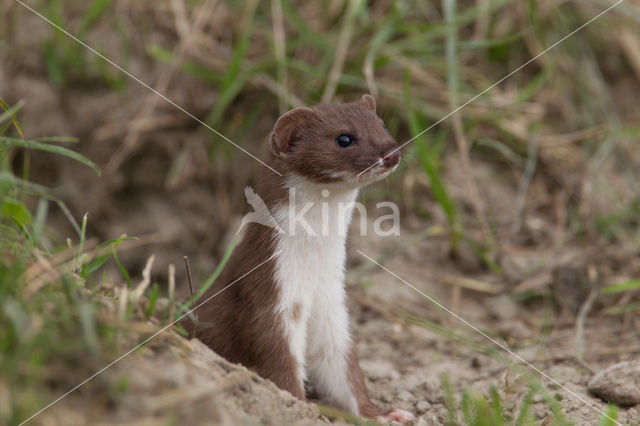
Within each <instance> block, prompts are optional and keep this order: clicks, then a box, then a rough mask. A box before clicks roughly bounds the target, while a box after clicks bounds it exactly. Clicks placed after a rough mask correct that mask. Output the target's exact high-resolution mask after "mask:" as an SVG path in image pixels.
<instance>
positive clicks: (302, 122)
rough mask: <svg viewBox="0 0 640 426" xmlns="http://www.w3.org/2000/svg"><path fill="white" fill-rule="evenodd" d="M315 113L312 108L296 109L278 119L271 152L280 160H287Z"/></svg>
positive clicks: (271, 143)
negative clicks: (288, 154) (294, 144)
mask: <svg viewBox="0 0 640 426" xmlns="http://www.w3.org/2000/svg"><path fill="white" fill-rule="evenodd" d="M314 116H315V112H313V110H312V109H311V108H304V107H301V108H295V109H292V110H291V111H288V112H285V113H284V114H282V115H281V116H280V118H278V121H276V125H275V126H274V127H273V132H272V133H271V140H270V141H269V148H270V149H271V152H272V153H273V154H274V155H276V156H277V157H280V158H283V159H284V158H286V156H287V153H288V152H289V150H290V149H291V147H292V146H293V143H294V142H295V141H296V139H297V138H298V137H299V135H300V132H301V131H302V129H304V128H305V127H307V126H308V125H309V121H311V120H312V119H313V117H314Z"/></svg>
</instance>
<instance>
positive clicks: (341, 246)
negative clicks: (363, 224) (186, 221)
mask: <svg viewBox="0 0 640 426" xmlns="http://www.w3.org/2000/svg"><path fill="white" fill-rule="evenodd" d="M266 161H267V164H268V165H269V166H270V167H272V168H273V169H275V170H277V171H279V172H280V173H281V174H282V176H279V175H277V174H276V173H274V172H273V171H272V170H268V169H266V168H265V170H264V172H263V174H262V176H261V180H260V182H259V185H258V187H257V191H256V192H257V194H258V195H259V196H260V198H261V199H262V200H263V201H264V205H266V207H267V208H268V210H269V213H270V215H271V218H270V220H271V221H272V222H275V223H273V224H272V226H269V222H268V221H265V220H253V221H251V223H249V224H248V225H247V228H246V230H245V234H244V236H243V238H242V241H241V242H240V243H239V244H238V246H237V247H236V248H235V250H234V252H233V254H232V255H231V257H230V259H229V261H228V263H227V264H226V265H225V268H224V270H223V272H222V274H221V275H220V277H219V278H218V279H217V280H216V282H215V283H214V285H212V286H211V288H209V289H208V291H207V292H206V293H205V294H204V295H203V296H202V298H201V299H200V300H198V302H197V305H196V306H198V305H199V304H200V303H203V302H204V301H205V300H206V299H208V298H209V297H211V296H212V295H213V294H215V293H218V292H220V290H222V289H223V288H224V287H225V286H227V285H229V283H232V282H234V281H235V280H238V281H237V282H235V283H234V284H233V285H231V286H229V287H228V288H227V289H226V290H224V291H222V292H221V293H219V294H218V295H217V296H216V297H214V298H212V299H211V300H210V301H208V302H206V303H204V304H203V305H202V306H199V307H198V308H197V317H198V321H197V324H196V325H195V326H194V325H193V324H186V328H187V330H190V331H191V332H192V334H193V335H195V337H197V338H198V339H200V340H201V341H202V342H204V343H205V344H206V345H208V346H209V347H210V348H211V349H213V350H214V351H215V352H217V353H218V354H220V355H221V356H223V357H225V358H226V359H228V360H229V361H231V362H236V363H240V364H242V365H244V366H245V367H247V368H250V369H252V370H254V371H256V372H257V373H258V374H259V375H261V376H262V377H265V378H267V379H270V380H271V381H273V382H274V383H275V384H276V385H277V386H278V387H280V388H281V389H284V390H287V391H289V392H290V393H292V394H293V395H294V396H296V397H298V398H299V399H301V400H305V386H306V387H307V390H309V389H313V390H315V393H316V394H317V395H318V396H319V397H320V398H321V399H322V400H324V401H326V402H327V403H329V404H331V405H334V406H336V407H339V408H341V409H343V410H346V411H348V412H351V413H353V414H355V415H359V416H364V417H369V418H377V419H378V420H382V421H391V420H395V421H401V422H407V421H409V420H412V419H413V416H412V415H411V414H410V413H408V412H406V411H403V410H398V409H395V410H391V411H389V412H387V413H386V414H384V411H383V410H381V409H380V408H378V407H376V406H375V405H374V404H373V403H372V402H371V400H370V399H369V395H368V393H367V389H366V387H365V382H364V377H363V375H362V372H361V370H360V367H359V365H358V359H357V356H356V352H355V349H354V342H353V340H352V337H351V333H350V329H349V318H348V312H347V307H346V303H345V285H344V267H345V259H346V247H345V243H346V229H345V228H346V227H348V223H349V221H350V219H351V215H352V210H353V202H354V201H355V199H356V195H357V193H358V189H359V188H360V187H362V186H364V185H366V184H369V183H371V182H375V181H377V180H379V179H382V178H384V177H386V176H387V175H389V174H390V173H391V172H392V171H393V170H395V168H396V167H397V165H398V163H399V161H400V152H399V150H397V143H396V141H395V140H394V139H393V138H392V137H391V135H390V134H389V132H388V130H387V129H386V128H385V126H384V123H383V122H382V120H381V119H380V118H379V117H378V116H377V115H376V102H375V99H374V98H373V97H371V96H369V95H364V96H363V97H362V99H361V100H359V101H356V102H351V103H344V104H330V105H318V106H315V107H311V108H295V109H293V110H291V111H289V112H287V113H285V114H283V115H282V116H281V117H280V118H279V119H278V120H277V122H276V124H275V126H274V129H273V132H272V133H271V135H270V138H269V149H268V154H267V160H266ZM373 164H375V166H373V167H370V166H372V165H373ZM362 172H364V173H362ZM361 173H362V174H361ZM250 195H251V196H254V197H255V194H254V193H253V192H250V191H248V192H247V197H248V198H249V196H250ZM250 202H251V200H250ZM252 204H253V203H252ZM254 205H255V204H254ZM252 214H253V213H252ZM243 222H244V221H243ZM274 255H275V256H274ZM270 258H272V259H271V260H269V259H270ZM259 265H260V266H259ZM258 266H259V267H258ZM254 268H255V270H253V269H254ZM252 270H253V271H252ZM249 271H251V273H248V272H249ZM245 274H246V276H245Z"/></svg>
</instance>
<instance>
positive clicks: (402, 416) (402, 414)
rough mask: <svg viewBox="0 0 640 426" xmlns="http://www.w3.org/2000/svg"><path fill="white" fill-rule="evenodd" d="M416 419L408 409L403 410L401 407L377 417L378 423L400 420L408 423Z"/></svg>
mask: <svg viewBox="0 0 640 426" xmlns="http://www.w3.org/2000/svg"><path fill="white" fill-rule="evenodd" d="M413 420H415V416H414V415H413V414H411V413H410V412H408V411H404V410H401V409H399V408H394V409H393V410H391V411H389V412H388V413H387V414H383V415H382V416H378V417H376V421H377V422H378V423H387V424H389V423H391V422H399V423H402V424H407V423H409V422H410V421H413Z"/></svg>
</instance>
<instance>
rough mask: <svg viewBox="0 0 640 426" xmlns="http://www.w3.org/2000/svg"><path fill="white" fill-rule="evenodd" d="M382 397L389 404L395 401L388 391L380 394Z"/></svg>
mask: <svg viewBox="0 0 640 426" xmlns="http://www.w3.org/2000/svg"><path fill="white" fill-rule="evenodd" d="M380 399H381V400H382V402H385V403H387V404H389V403H391V402H392V401H393V398H392V397H391V395H389V394H388V393H384V394H382V395H381V396H380Z"/></svg>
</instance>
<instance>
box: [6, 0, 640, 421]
mask: <svg viewBox="0 0 640 426" xmlns="http://www.w3.org/2000/svg"><path fill="white" fill-rule="evenodd" d="M25 4H26V5H28V7H31V8H33V9H34V10H35V11H37V12H38V13H41V14H42V15H43V16H44V17H46V18H47V19H49V20H50V21H51V22H52V23H54V24H55V25H59V26H60V27H61V28H63V29H64V30H65V31H67V32H68V33H70V34H71V35H73V36H74V37H77V38H78V39H80V40H82V41H83V42H85V43H86V44H87V45H89V46H91V47H92V48H93V49H95V51H97V52H99V53H100V54H102V55H104V56H105V57H106V58H108V59H109V60H110V61H113V62H114V63H115V64H118V65H119V66H120V67H122V68H123V69H125V70H127V71H128V72H130V73H131V74H132V75H133V76H135V77H136V79H139V80H140V81H141V82H144V84H146V85H148V86H149V87H151V88H153V90H156V91H157V92H159V93H161V94H162V95H164V96H166V97H167V98H168V99H170V100H171V101H173V102H175V104H177V105H179V106H180V107H182V108H184V110H186V111H188V112H189V113H190V114H192V115H193V116H195V117H197V118H198V119H199V120H202V121H203V122H204V123H206V124H207V125H208V126H210V127H212V128H214V129H216V130H217V131H219V132H220V133H221V134H223V135H224V136H226V137H227V138H229V139H231V140H232V141H234V142H236V143H237V144H238V145H240V146H242V147H243V148H245V149H246V150H247V151H249V152H250V153H252V154H254V155H256V156H258V157H260V156H261V155H262V150H263V147H264V141H265V138H266V137H267V135H268V134H269V132H270V130H271V128H272V126H273V124H274V123H275V120H276V119H277V117H278V116H279V114H281V113H282V112H284V111H287V110H288V109H291V108H293V107H297V106H302V105H314V104H317V103H320V102H342V101H352V100H356V99H359V98H360V97H361V96H362V94H364V93H371V94H372V95H373V96H374V97H375V98H376V99H377V103H378V113H379V115H380V116H381V117H382V118H383V119H384V121H385V123H386V124H387V127H388V128H389V129H390V131H391V133H392V134H393V135H394V136H395V138H396V139H397V140H398V141H399V142H404V141H407V140H409V139H411V138H413V137H415V136H418V135H419V136H418V137H417V138H416V139H415V140H414V141H413V142H412V143H410V144H409V145H408V146H407V147H406V148H405V149H404V152H403V161H402V163H401V167H400V168H399V170H398V171H397V172H395V173H394V174H393V175H392V176H390V177H389V178H388V179H387V180H385V181H383V182H379V183H376V184H374V185H371V186H370V187H367V188H366V189H365V190H363V191H362V193H361V194H360V197H361V201H363V202H365V203H366V204H367V205H369V206H375V203H376V202H379V201H386V200H389V201H395V202H396V203H397V204H398V205H399V206H400V208H401V235H400V236H399V237H397V238H395V237H394V238H392V239H384V238H380V237H375V236H374V237H366V238H361V237H353V238H352V240H351V241H350V247H351V248H353V250H350V251H351V252H352V254H350V257H349V271H350V273H349V283H350V286H351V288H352V289H353V291H354V292H356V293H357V295H358V296H357V299H358V300H359V301H360V302H359V303H358V305H357V306H355V307H354V308H353V310H354V312H355V316H356V318H357V320H356V322H357V323H358V324H362V323H363V322H364V319H368V318H369V317H370V316H371V315H372V312H377V313H378V314H380V313H382V315H383V316H385V315H392V314H391V312H392V311H393V309H392V308H391V307H390V306H386V305H385V304H381V303H380V301H381V300H395V301H398V303H400V302H401V301H404V302H403V303H404V305H402V306H404V308H406V309H407V311H406V312H405V311H403V312H404V313H402V312H401V313H398V311H393V312H394V313H393V315H394V318H399V317H402V321H405V322H409V323H412V322H413V323H416V322H419V321H420V320H419V319H418V317H416V315H417V316H419V317H420V318H429V320H430V321H433V322H434V323H437V324H445V325H447V326H451V327H452V329H455V328H457V327H458V324H455V325H451V322H450V321H451V320H450V319H447V318H446V315H444V314H442V313H441V312H439V311H435V312H434V311H433V309H432V308H430V307H429V306H425V305H427V301H425V300H422V301H415V300H414V301H412V302H407V300H408V298H409V296H406V297H405V296H404V295H403V296H398V295H397V294H396V292H397V291H398V290H389V289H388V287H394V288H396V287H398V286H400V285H401V284H398V283H395V284H388V286H385V285H384V283H385V280H386V281H387V282H388V281H389V280H391V278H390V277H389V276H386V277H385V276H384V275H383V274H382V275H381V274H380V272H379V271H378V270H376V269H374V268H375V267H372V265H371V264H370V262H368V261H367V260H366V259H364V258H362V257H360V256H359V255H358V254H357V253H355V249H356V248H359V249H362V250H363V251H365V252H366V253H367V254H369V255H371V256H372V257H376V258H377V259H379V260H380V261H383V262H385V264H386V265H389V268H391V269H392V270H394V271H396V272H397V273H399V274H401V275H402V274H403V273H405V274H406V275H403V277H404V278H406V279H407V280H409V281H411V282H416V280H418V281H419V282H421V281H424V280H426V281H428V282H429V283H430V284H425V285H426V286H428V288H429V289H430V291H433V292H435V294H436V295H438V298H439V300H442V301H443V303H444V304H445V305H446V306H448V307H450V308H451V309H453V310H454V311H456V312H460V313H464V314H465V315H469V316H470V317H471V318H474V319H476V320H478V321H482V319H484V320H486V321H487V322H486V323H485V324H486V325H487V327H489V328H492V329H493V330H495V331H496V333H503V334H501V335H500V337H501V338H503V339H504V340H505V341H507V342H511V341H512V340H510V338H515V337H517V338H518V339H521V338H522V336H523V333H524V335H526V336H529V337H531V336H539V335H540V334H541V333H543V331H544V330H547V329H545V325H544V324H542V323H535V324H533V323H531V322H530V320H529V318H531V317H537V316H538V315H539V316H540V317H541V318H542V317H544V318H549V317H548V316H547V315H551V316H552V317H553V318H555V320H554V321H555V322H554V321H552V322H551V323H552V324H561V325H562V324H564V325H565V326H566V328H567V329H568V332H567V333H569V335H570V336H572V337H571V339H573V336H574V326H575V325H576V324H577V323H580V315H581V312H583V311H585V310H586V312H585V313H584V315H583V317H582V321H584V317H585V316H586V315H587V313H590V315H601V316H603V318H606V320H602V321H600V320H599V322H598V324H605V323H606V324H612V325H611V327H613V328H611V327H609V326H607V327H604V328H603V329H601V330H600V331H597V332H596V331H594V333H596V334H594V335H593V336H594V337H593V342H597V343H593V344H594V345H596V346H597V348H600V349H602V348H603V347H607V346H611V345H614V346H616V347H617V346H619V345H618V344H617V343H615V344H614V343H611V342H610V341H608V340H606V338H605V337H604V336H610V335H611V334H612V333H614V331H612V330H617V331H615V333H623V334H624V333H628V335H627V334H625V336H627V342H629V346H628V349H625V350H620V351H618V352H616V353H615V354H614V355H611V354H608V355H606V356H604V355H602V354H601V353H600V352H597V350H596V352H597V353H598V354H600V355H593V357H594V358H593V359H591V360H590V362H591V363H592V364H596V365H600V364H599V363H602V365H606V364H608V363H610V362H613V361H618V360H621V359H629V358H632V357H633V356H636V357H637V354H638V353H639V352H640V345H639V342H640V338H639V336H638V333H637V330H638V325H639V324H638V318H637V312H638V311H639V310H640V297H639V292H638V288H639V287H640V284H639V283H638V281H635V280H637V279H638V278H639V277H640V260H639V259H638V254H639V249H640V232H639V228H638V221H639V217H640V216H639V215H638V214H639V211H640V179H639V177H640V105H639V95H640V1H637V0H625V1H623V2H621V3H620V4H618V5H617V6H616V7H615V8H613V9H612V10H611V11H609V12H607V13H606V14H604V15H603V16H601V17H600V18H598V19H596V20H595V21H594V22H592V23H590V24H589V25H588V26H586V27H585V28H583V29H581V30H580V31H578V32H577V33H576V34H575V35H572V36H571V37H569V38H567V39H566V40H565V41H563V42H562V43H560V44H558V45H557V46H556V47H554V48H553V49H551V50H550V51H548V52H546V53H544V54H543V52H544V51H545V49H547V48H548V47H549V46H551V45H553V44H554V43H556V42H557V41H559V40H561V39H562V38H563V37H565V36H567V35H569V34H570V33H572V32H573V31H574V30H576V29H578V28H579V27H581V26H582V25H584V24H585V23H587V22H588V21H589V20H591V19H592V18H594V17H596V16H597V15H598V14H600V13H601V12H603V11H604V10H605V9H607V8H608V7H610V6H612V5H613V4H614V2H613V1H604V0H580V1H564V0H537V1H534V0H530V1H526V0H492V1H484V0H476V1H472V0H457V1H456V0H443V1H442V2H422V1H395V2H392V1H377V0H375V1H368V2H365V1H359V0H354V1H344V0H323V1H317V2H305V1H295V0H272V1H269V2H259V1H257V0H249V1H228V0H166V1H152V0H137V1H132V0H92V1H86V2H68V1H62V0H49V1H40V0H30V1H28V2H26V3H25ZM532 58H535V59H533V60H531V59H532ZM530 60H531V62H530V63H529V64H528V65H527V66H526V67H524V68H523V69H521V70H520V71H518V72H517V73H515V74H513V75H512V76H510V77H509V78H507V79H504V80H503V81H500V80H501V79H503V77H505V76H507V75H508V74H509V73H511V72H512V71H514V70H516V69H518V68H519V67H520V66H521V65H523V64H525V63H527V62H528V61H530ZM498 81H500V83H499V84H497V85H496V86H495V87H493V88H491V90H488V91H486V93H484V94H482V95H481V96H479V97H478V98H477V99H474V100H473V102H470V103H469V104H468V105H465V104H466V103H467V102H468V101H470V100H472V99H473V98H474V97H476V95H478V94H479V93H482V92H483V91H485V89H487V88H489V87H490V86H492V85H493V84H494V83H496V82H498ZM0 98H1V99H2V100H4V101H5V102H6V104H8V105H9V106H14V105H17V104H19V103H21V102H22V103H23V106H22V108H21V109H20V111H19V113H18V115H17V117H18V119H19V122H20V125H21V127H22V131H23V133H24V136H25V137H26V138H27V139H29V138H37V137H43V136H71V137H74V138H77V140H78V142H77V143H76V144H71V143H66V142H57V143H56V144H57V145H59V146H65V147H67V148H70V149H73V150H74V151H77V152H79V153H81V154H82V155H84V156H86V157H87V158H89V159H91V160H92V161H94V162H95V163H96V164H97V165H98V166H99V168H100V169H101V174H100V175H98V174H97V173H96V172H95V171H94V170H93V169H92V168H90V167H87V166H86V165H84V164H81V163H78V162H75V161H72V160H70V159H68V158H66V157H62V156H56V155H52V154H49V153H45V152H28V153H27V152H26V151H24V150H13V151H12V152H11V155H10V157H9V161H8V163H7V164H8V167H10V168H11V170H12V172H13V173H15V174H16V175H18V176H23V177H26V178H28V179H30V180H31V181H33V182H35V183H39V184H42V185H44V186H46V187H49V188H51V189H52V190H53V193H54V194H55V196H56V199H59V200H61V203H58V204H56V203H50V206H49V208H48V209H47V213H46V220H47V223H48V224H49V225H50V226H49V227H48V228H47V232H46V233H45V234H44V235H43V237H42V240H41V243H40V244H41V246H42V247H46V248H47V249H49V250H52V251H55V248H56V247H59V246H60V245H64V241H65V239H67V238H71V239H73V240H74V241H75V240H77V239H78V235H79V234H80V233H81V227H82V225H81V222H82V217H83V215H84V214H85V213H89V216H88V221H87V225H86V239H87V241H93V242H94V243H93V244H94V245H95V244H97V243H98V242H102V241H107V240H111V239H115V238H118V237H120V236H121V235H123V234H127V235H129V236H136V237H137V238H138V239H137V240H131V241H125V242H123V243H122V245H121V246H120V248H119V255H120V256H119V257H120V258H119V260H117V259H110V260H109V261H108V262H107V263H105V268H106V271H107V272H108V273H107V275H106V276H107V277H109V278H108V279H110V280H112V281H122V280H124V277H123V274H122V272H121V270H122V265H123V266H124V269H125V270H127V271H129V273H130V274H131V275H136V276H139V275H140V272H141V271H142V269H143V267H144V266H145V263H146V262H147V259H148V258H149V256H150V255H151V254H155V255H156V258H155V267H154V272H153V280H155V281H157V282H158V283H159V284H160V288H161V289H162V290H161V291H166V285H167V284H166V283H167V280H168V279H169V277H168V275H169V273H168V265H169V264H173V265H175V266H176V272H175V276H176V281H177V290H176V291H177V292H179V293H180V294H182V295H188V293H187V290H186V288H187V287H186V286H185V272H184V268H183V266H182V261H183V256H189V259H190V261H191V266H192V268H193V272H194V276H195V277H197V280H201V279H203V278H204V277H206V276H208V275H209V274H210V273H211V272H212V271H213V269H214V268H215V266H216V265H217V264H218V262H219V261H220V259H221V258H222V257H223V254H224V253H225V251H226V250H227V247H228V245H229V243H230V241H231V240H232V239H233V237H234V236H235V233H236V230H237V226H238V224H239V221H240V218H241V217H242V215H243V214H244V213H246V212H247V211H248V210H249V207H248V206H247V204H246V201H245V198H244V192H243V189H244V187H245V186H247V185H253V186H255V183H256V181H257V179H258V176H259V173H260V171H261V167H262V166H261V165H260V164H259V163H258V162H256V161H255V160H254V159H252V158H250V157H249V156H248V155H246V154H245V153H242V152H241V151H239V150H238V149H236V148H235V147H233V146H232V145H231V144H229V143H228V142H227V141H225V140H224V139H222V138H221V137H220V136H218V135H216V134H215V133H214V132H212V131H210V130H209V129H208V128H207V127H205V126H203V125H202V124H200V123H199V122H197V121H196V120H194V119H193V118H192V117H190V116H189V115H188V114H185V113H184V112H183V111H181V110H180V109H178V108H176V107H175V106H174V105H171V104H170V103H169V102H167V101H166V100H164V99H162V98H161V97H159V96H158V95H157V94H155V93H153V92H152V91H151V90H149V88H146V87H144V86H143V85H142V84H141V83H140V82H139V81H135V80H134V79H132V78H129V77H128V76H127V75H125V74H124V73H123V72H121V71H120V70H118V69H117V68H116V67H114V66H113V64H111V63H109V62H108V61H107V60H105V59H104V58H101V57H99V56H98V55H96V54H95V53H94V52H91V51H90V50H89V49H87V48H86V47H84V46H82V45H80V44H79V43H77V42H76V41H74V40H73V39H72V38H71V37H70V36H69V35H67V34H64V33H63V32H62V31H60V30H56V29H55V28H54V27H53V26H52V25H50V24H49V23H47V22H45V21H44V20H43V19H42V18H41V17H39V16H37V15H36V14H35V13H34V12H33V11H30V10H28V9H27V8H26V7H25V6H23V5H21V4H20V3H19V2H16V1H13V0H2V2H1V3H0ZM463 105H464V107H463V108H462V109H461V110H460V111H459V112H457V113H456V114H453V115H451V116H449V117H448V118H447V119H446V120H442V121H441V119H442V118H443V117H445V116H447V114H448V113H449V112H450V111H453V110H454V109H456V108H457V107H460V106H463ZM427 128H429V130H428V131H427V132H424V133H423V131H424V130H425V129H427ZM12 131H13V134H14V135H16V131H15V130H12ZM28 203H30V204H29V206H30V207H31V208H35V205H36V203H37V200H36V199H30V200H29V201H28ZM66 209H68V211H67V210H66ZM372 219H373V218H372ZM381 283H382V284H381ZM611 286H614V287H611ZM615 286H617V287H615ZM609 287H611V288H609ZM605 288H609V290H603V289H605ZM391 294H393V295H392V296H391ZM594 295H595V296H594ZM414 298H415V295H414ZM496 300H498V301H499V303H504V304H502V305H496V304H495V303H494V302H496ZM420 304H422V305H421V306H419V305H420ZM514 307H515V308H514ZM412 309H413V310H412ZM510 309H511V310H510ZM513 309H515V311H514V310H513ZM409 311H411V312H409ZM543 313H544V315H543ZM403 315H404V316H403ZM519 321H520V322H519ZM606 321H610V323H609V322H606ZM516 323H517V324H518V326H517V327H516V326H515V325H513V324H516ZM505 324H508V325H509V327H511V326H513V327H515V328H516V329H511V328H509V327H507V326H506V325H505ZM546 324H547V326H548V324H549V323H546ZM505 327H506V328H505ZM518 327H520V328H518ZM618 327H622V328H621V329H619V328H618ZM503 328H504V329H503ZM363 330H365V331H362V333H363V334H364V335H365V337H366V333H367V332H366V329H363ZM620 330H622V331H620ZM634 330H635V331H634ZM372 332H373V331H372ZM432 332H433V330H432ZM580 333H581V332H579V333H578V337H577V341H578V346H577V348H578V349H575V348H574V346H571V348H570V349H568V351H569V352H570V353H574V352H575V350H577V351H578V353H580V354H581V355H580V359H582V355H584V350H585V343H584V337H583V336H582V335H581V334H580ZM444 334H445V335H446V332H445V333H444ZM509 336H511V337H509ZM514 336H515V337H514ZM561 336H565V335H561ZM571 339H569V340H571ZM629 339H631V340H629ZM364 340H366V338H365V339H364ZM559 340H560V341H563V342H566V341H567V338H566V336H565V337H559ZM571 341H572V340H571ZM589 342H590V341H589V340H587V343H586V346H587V348H591V346H590V345H591V343H589ZM571 345H573V343H571ZM580 351H582V352H580ZM596 352H594V353H596ZM588 353H589V352H588V351H587V354H588ZM634 354H635V355H634ZM603 357H604V358H603ZM460 386H462V387H464V386H466V382H465V383H462V384H460ZM410 408H411V407H410ZM413 409H414V410H415V409H416V408H415V407H413Z"/></svg>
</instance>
